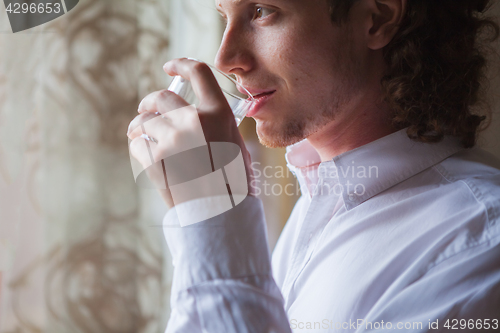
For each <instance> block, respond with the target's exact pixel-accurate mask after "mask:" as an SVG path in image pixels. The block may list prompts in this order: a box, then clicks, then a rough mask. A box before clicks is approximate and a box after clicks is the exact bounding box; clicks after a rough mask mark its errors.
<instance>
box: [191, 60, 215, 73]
mask: <svg viewBox="0 0 500 333" xmlns="http://www.w3.org/2000/svg"><path fill="white" fill-rule="evenodd" d="M193 70H194V71H196V72H200V73H207V72H209V71H211V70H210V67H208V65H207V64H205V63H203V62H196V63H195V64H194V65H193Z"/></svg>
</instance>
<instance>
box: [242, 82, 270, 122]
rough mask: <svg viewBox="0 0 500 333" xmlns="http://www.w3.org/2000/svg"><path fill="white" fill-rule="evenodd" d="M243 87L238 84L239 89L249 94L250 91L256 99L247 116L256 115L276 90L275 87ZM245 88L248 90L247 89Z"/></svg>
mask: <svg viewBox="0 0 500 333" xmlns="http://www.w3.org/2000/svg"><path fill="white" fill-rule="evenodd" d="M243 87H244V88H243V89H242V88H241V87H239V86H237V88H238V90H239V91H240V92H241V93H242V94H245V95H248V93H250V94H251V95H252V97H253V99H254V103H253V104H252V107H251V108H250V110H249V111H248V114H247V117H252V116H254V115H255V114H256V113H257V112H258V111H259V110H260V109H261V108H262V106H263V105H264V104H265V103H266V102H267V100H269V99H270V98H271V97H272V95H273V94H274V93H275V92H276V90H273V89H257V88H251V87H245V86H243ZM245 89H246V90H247V91H245Z"/></svg>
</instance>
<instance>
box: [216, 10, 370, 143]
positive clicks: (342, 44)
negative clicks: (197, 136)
mask: <svg viewBox="0 0 500 333" xmlns="http://www.w3.org/2000/svg"><path fill="white" fill-rule="evenodd" d="M216 7H217V9H218V10H219V11H220V12H221V14H222V15H223V16H224V17H225V18H226V19H227V26H226V30H225V33H224V38H223V41H222V44H221V47H220V49H219V52H218V54H217V58H216V66H217V67H218V68H220V69H221V70H223V71H225V72H227V73H232V74H235V75H236V76H237V78H238V81H239V82H240V83H242V84H243V86H244V87H245V88H247V89H248V90H249V91H250V92H251V93H252V95H257V96H256V99H257V102H256V107H255V108H254V109H253V110H251V111H250V113H249V116H250V117H253V118H254V119H255V120H256V122H257V134H258V136H259V139H260V140H261V142H262V143H263V144H265V145H266V146H269V147H284V146H287V145H290V144H293V143H296V142H298V141H300V140H302V139H304V138H306V137H308V136H310V135H311V134H314V133H316V132H318V131H319V130H321V129H322V128H323V127H324V126H325V125H326V124H327V123H330V122H331V121H334V119H336V118H337V116H339V115H340V114H341V113H342V112H344V113H345V112H346V110H347V109H349V107H348V106H349V105H350V104H351V103H352V101H353V100H355V98H354V97H355V96H356V95H357V94H356V92H359V91H360V87H361V85H362V77H361V75H360V74H359V73H361V72H362V70H363V69H362V67H363V65H362V61H361V60H360V56H359V55H358V54H359V52H358V51H356V48H358V50H359V46H356V43H355V42H353V38H352V36H353V31H352V25H351V22H349V23H346V24H343V25H342V26H338V25H336V24H334V23H332V21H331V19H330V13H329V5H328V2H327V0H260V1H259V3H258V4H256V3H255V2H253V1H251V0H216ZM343 117H345V115H343Z"/></svg>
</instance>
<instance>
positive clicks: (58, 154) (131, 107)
mask: <svg viewBox="0 0 500 333" xmlns="http://www.w3.org/2000/svg"><path fill="white" fill-rule="evenodd" d="M2 6H3V5H2ZM0 15H1V16H0V47H1V49H0V198H1V200H0V272H1V275H2V278H1V285H0V332H2V333H7V332H9V333H13V332H29V333H32V332H33V333H35V332H37V333H38V332H50V333H59V332H61V333H68V332H89V333H90V332H92V333H105V332H131V333H132V332H134V333H136V332H163V331H164V329H165V327H166V323H167V320H168V316H169V312H170V309H169V297H170V295H169V290H170V280H171V271H172V268H171V264H170V262H169V260H170V256H169V255H168V251H167V249H166V248H165V242H164V240H163V234H162V229H161V227H160V224H161V220H162V218H163V215H164V214H165V212H166V207H165V206H164V205H163V204H162V203H161V201H160V199H159V197H158V195H157V194H156V193H155V192H154V191H149V190H141V189H139V188H138V187H137V186H136V185H135V183H134V180H133V176H132V171H131V167H130V162H129V154H128V147H127V138H126V130H127V127H128V123H129V122H130V121H131V119H132V118H133V117H134V116H135V115H136V112H137V105H138V104H139V101H140V99H141V98H142V97H144V96H145V95H146V94H148V93H149V92H152V91H155V90H159V89H164V88H166V87H167V85H168V82H169V78H168V76H167V75H166V74H165V73H164V72H163V70H162V65H163V64H164V63H165V62H166V61H167V60H168V59H170V58H172V57H173V56H178V55H181V54H182V55H190V56H193V57H199V58H201V59H210V57H211V58H212V59H213V55H214V54H215V52H216V50H217V46H218V43H219V41H218V39H219V38H220V31H219V30H218V29H217V27H218V26H219V19H218V16H217V14H216V12H215V9H214V5H213V2H212V1H211V0H210V1H205V0H193V1H187V0H140V1H139V0H80V2H79V4H78V5H77V6H76V7H75V8H74V9H73V10H72V11H70V12H69V13H68V14H66V15H64V16H63V17H61V18H58V19H56V20H54V21H51V22H49V23H47V24H44V25H42V26H39V27H36V28H33V29H30V30H27V31H24V32H19V33H17V34H12V32H11V31H10V26H9V21H8V19H7V15H6V12H5V11H4V10H1V11H0ZM180 18H181V19H180ZM213 27H215V29H214V28H213ZM194 31H196V33H194ZM174 32H175V36H174ZM197 43H198V44H197ZM183 53H185V54H183Z"/></svg>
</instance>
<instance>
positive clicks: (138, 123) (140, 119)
mask: <svg viewBox="0 0 500 333" xmlns="http://www.w3.org/2000/svg"><path fill="white" fill-rule="evenodd" d="M155 118H160V119H161V117H159V116H158V115H156V114H154V113H149V112H146V113H142V114H140V115H138V116H137V117H135V118H134V119H133V120H132V121H131V122H130V124H129V126H128V131H127V136H128V137H129V139H130V140H134V139H135V138H137V137H138V136H141V135H142V134H144V133H143V130H142V129H141V127H142V125H143V124H145V123H147V122H149V121H151V120H152V119H155ZM164 126H167V127H168V126H169V124H168V122H166V121H165V122H164ZM164 130H167V128H164Z"/></svg>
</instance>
